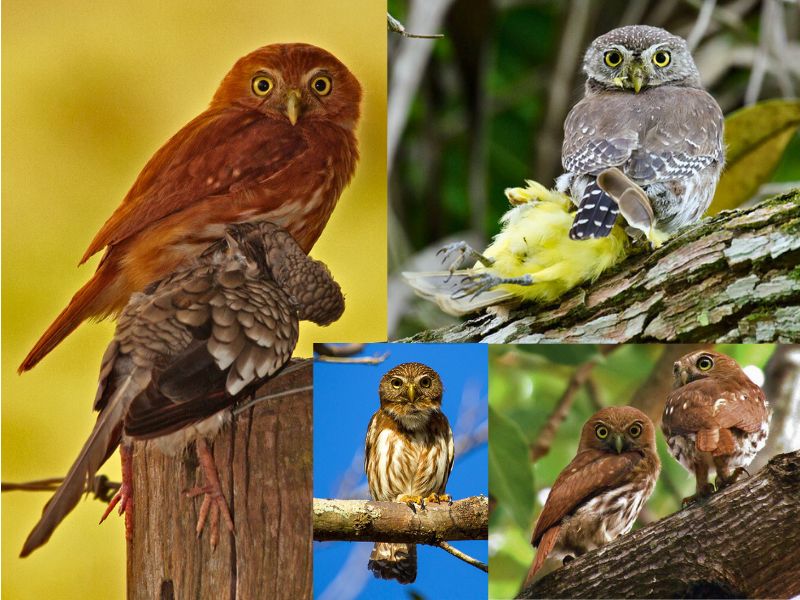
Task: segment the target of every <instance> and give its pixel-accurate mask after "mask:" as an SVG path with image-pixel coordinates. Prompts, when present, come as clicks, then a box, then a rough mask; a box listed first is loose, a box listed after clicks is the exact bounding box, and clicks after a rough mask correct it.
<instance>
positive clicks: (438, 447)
mask: <svg viewBox="0 0 800 600" xmlns="http://www.w3.org/2000/svg"><path fill="white" fill-rule="evenodd" d="M443 392H444V388H443V386H442V380H441V379H440V378H439V374H438V373H437V372H436V371H434V370H433V369H431V368H430V367H428V366H426V365H423V364H420V363H404V364H402V365H398V366H396V367H395V368H394V369H392V370H391V371H389V372H388V373H386V374H385V375H384V376H383V377H382V378H381V382H380V385H379V386H378V395H379V396H380V400H381V407H380V409H378V411H377V412H376V413H375V414H374V415H372V419H371V420H370V422H369V428H368V430H367V440H366V450H365V456H364V470H365V471H366V472H367V480H368V481H369V492H370V494H371V495H372V498H373V499H374V500H384V501H389V502H405V503H408V504H412V505H413V504H419V505H422V504H424V502H426V501H427V502H449V501H450V497H449V496H448V495H447V494H446V493H445V487H446V485H447V479H448V477H449V476H450V470H451V469H452V468H453V432H452V431H451V430H450V424H449V423H448V421H447V417H446V416H445V415H444V413H442V393H443ZM368 567H369V570H370V571H372V572H373V574H374V575H375V577H378V578H381V579H396V580H397V581H399V582H400V583H412V582H413V581H414V580H415V579H416V577H417V547H416V546H415V545H414V544H386V543H383V542H378V543H376V544H375V547H374V548H373V549H372V555H371V556H370V559H369V565H368Z"/></svg>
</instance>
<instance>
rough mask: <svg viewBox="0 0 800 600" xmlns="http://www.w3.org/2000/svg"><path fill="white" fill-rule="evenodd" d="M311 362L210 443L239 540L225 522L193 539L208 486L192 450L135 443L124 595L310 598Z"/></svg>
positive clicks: (268, 387)
mask: <svg viewBox="0 0 800 600" xmlns="http://www.w3.org/2000/svg"><path fill="white" fill-rule="evenodd" d="M311 373H312V366H311V361H303V362H302V363H300V362H296V363H293V364H292V365H290V366H289V367H288V368H287V369H286V371H285V372H284V374H282V375H280V376H279V377H278V378H276V379H273V380H271V381H268V382H267V383H265V384H264V385H263V386H261V388H260V389H259V390H258V391H257V392H256V399H257V400H258V401H256V402H254V403H253V404H252V405H250V406H249V407H248V408H245V409H243V410H241V412H239V413H238V414H236V415H235V416H234V418H233V420H232V422H231V423H230V424H229V425H228V426H226V427H225V428H224V429H223V430H222V431H221V432H220V434H219V435H218V436H217V437H216V438H215V439H214V440H212V442H213V453H214V459H215V462H216V464H217V468H218V470H219V475H220V482H221V483H222V489H223V491H224V493H225V498H226V500H227V502H228V506H229V507H230V510H231V516H232V517H233V521H234V525H235V530H236V535H235V537H234V536H233V535H231V534H229V533H228V531H227V529H226V528H225V526H224V524H223V523H222V522H221V523H220V541H219V545H218V546H217V548H216V549H215V550H213V551H212V549H211V545H210V543H209V539H208V538H209V534H210V528H209V524H208V523H206V529H205V531H204V532H203V534H202V537H200V538H199V539H198V538H197V535H196V533H195V526H196V523H197V516H198V511H199V508H200V504H201V500H202V497H200V498H187V497H186V496H185V494H184V491H185V490H187V489H190V488H192V487H194V486H195V485H198V484H202V483H204V480H203V476H202V471H201V469H200V467H199V465H198V461H197V459H196V456H195V452H194V447H193V446H192V447H190V449H189V451H188V452H186V453H185V455H184V456H183V457H177V458H176V457H169V456H165V455H164V454H162V453H161V452H160V450H159V449H158V447H157V446H156V444H154V443H152V442H137V443H136V444H135V445H134V454H133V470H134V513H133V514H134V530H133V539H132V541H131V543H130V544H129V546H128V598H129V599H131V600H132V599H140V598H141V599H147V600H152V599H153V598H161V599H164V600H167V599H172V598H176V599H192V598H202V599H205V598H215V599H225V598H229V599H234V598H235V599H238V600H246V599H249V598H291V599H297V598H310V597H311V593H312V578H311V574H312V569H311V565H312V556H311V547H312V541H311V536H312V514H311V506H312V471H311V465H312V416H311V415H312V395H311V381H312V376H311Z"/></svg>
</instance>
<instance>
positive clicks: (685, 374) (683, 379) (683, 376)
mask: <svg viewBox="0 0 800 600" xmlns="http://www.w3.org/2000/svg"><path fill="white" fill-rule="evenodd" d="M680 377H681V385H686V384H687V383H688V381H689V371H687V370H686V369H681V373H680Z"/></svg>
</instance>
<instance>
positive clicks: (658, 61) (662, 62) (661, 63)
mask: <svg viewBox="0 0 800 600" xmlns="http://www.w3.org/2000/svg"><path fill="white" fill-rule="evenodd" d="M670 58H671V57H670V55H669V52H667V51H666V50H659V51H658V52H656V53H655V54H653V64H654V65H655V66H657V67H661V68H662V69H663V68H664V67H666V66H667V65H668V64H669V61H670Z"/></svg>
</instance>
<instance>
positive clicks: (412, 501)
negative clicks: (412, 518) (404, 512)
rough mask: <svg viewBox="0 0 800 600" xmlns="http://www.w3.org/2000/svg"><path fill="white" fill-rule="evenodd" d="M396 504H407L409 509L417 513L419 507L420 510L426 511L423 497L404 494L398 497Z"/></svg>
mask: <svg viewBox="0 0 800 600" xmlns="http://www.w3.org/2000/svg"><path fill="white" fill-rule="evenodd" d="M396 502H402V503H403V504H407V505H408V507H409V508H410V509H411V510H413V511H414V512H417V506H419V508H420V510H425V498H423V497H422V496H412V495H409V494H402V495H400V496H398V497H397V500H396Z"/></svg>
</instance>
